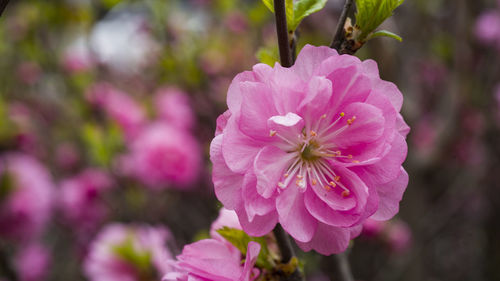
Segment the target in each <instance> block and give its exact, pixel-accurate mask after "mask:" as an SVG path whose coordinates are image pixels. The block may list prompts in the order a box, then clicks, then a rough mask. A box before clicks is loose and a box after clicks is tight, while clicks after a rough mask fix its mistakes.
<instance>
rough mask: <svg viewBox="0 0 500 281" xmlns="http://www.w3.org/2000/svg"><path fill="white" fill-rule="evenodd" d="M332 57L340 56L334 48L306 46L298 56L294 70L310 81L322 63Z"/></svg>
mask: <svg viewBox="0 0 500 281" xmlns="http://www.w3.org/2000/svg"><path fill="white" fill-rule="evenodd" d="M332 56H338V53H337V51H335V50H334V49H332V48H328V47H324V46H323V47H315V46H311V45H305V46H304V48H302V50H301V51H300V53H299V55H298V56H297V60H296V61H295V64H294V65H293V66H292V69H293V71H295V72H296V73H297V74H298V75H299V76H300V77H303V79H304V80H308V79H309V77H311V76H312V75H313V73H314V72H315V70H316V69H317V68H318V67H319V66H320V65H321V63H322V62H323V61H324V60H326V59H327V58H329V57H332Z"/></svg>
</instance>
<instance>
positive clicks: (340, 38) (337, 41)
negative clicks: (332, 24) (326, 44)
mask: <svg viewBox="0 0 500 281" xmlns="http://www.w3.org/2000/svg"><path fill="white" fill-rule="evenodd" d="M353 3H354V0H346V1H345V4H344V8H343V9H342V14H340V18H339V21H338V23H337V27H336V28H335V35H334V36H333V40H332V44H330V48H333V49H335V50H337V51H339V50H340V47H341V46H342V43H343V42H344V41H345V32H344V25H345V21H346V20H347V15H348V14H349V10H351V6H352V4H353Z"/></svg>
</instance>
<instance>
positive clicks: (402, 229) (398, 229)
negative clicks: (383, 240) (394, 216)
mask: <svg viewBox="0 0 500 281" xmlns="http://www.w3.org/2000/svg"><path fill="white" fill-rule="evenodd" d="M411 240H412V235H411V230H410V228H409V227H408V224H406V223H405V222H404V221H401V220H395V221H392V222H391V223H390V224H389V226H388V229H387V242H388V243H389V246H390V248H391V250H393V251H394V252H396V253H402V252H404V251H406V250H408V249H409V248H410V246H411Z"/></svg>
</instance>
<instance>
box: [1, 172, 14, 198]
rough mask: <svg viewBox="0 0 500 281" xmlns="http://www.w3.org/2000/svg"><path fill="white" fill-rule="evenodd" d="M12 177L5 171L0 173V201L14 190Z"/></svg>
mask: <svg viewBox="0 0 500 281" xmlns="http://www.w3.org/2000/svg"><path fill="white" fill-rule="evenodd" d="M14 187H15V185H14V177H13V176H12V175H11V174H10V173H7V172H5V171H4V172H3V173H2V174H1V175H0V202H2V201H3V200H4V199H5V198H7V196H8V195H9V194H10V193H11V192H12V191H13V190H14Z"/></svg>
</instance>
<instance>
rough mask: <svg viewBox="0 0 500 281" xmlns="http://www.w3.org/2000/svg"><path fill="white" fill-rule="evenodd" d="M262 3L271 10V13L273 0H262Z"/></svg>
mask: <svg viewBox="0 0 500 281" xmlns="http://www.w3.org/2000/svg"><path fill="white" fill-rule="evenodd" d="M262 3H264V5H266V7H267V8H268V9H269V11H271V13H274V1H273V0H262Z"/></svg>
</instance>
